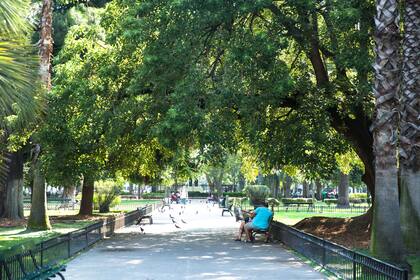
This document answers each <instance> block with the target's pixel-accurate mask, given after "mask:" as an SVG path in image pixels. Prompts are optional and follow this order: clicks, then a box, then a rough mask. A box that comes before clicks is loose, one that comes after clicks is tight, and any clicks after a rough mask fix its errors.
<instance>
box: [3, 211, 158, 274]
mask: <svg viewBox="0 0 420 280" xmlns="http://www.w3.org/2000/svg"><path fill="white" fill-rule="evenodd" d="M156 207H158V205H147V206H144V207H142V208H139V209H137V210H135V211H131V212H129V213H127V214H125V215H123V216H121V217H116V218H115V219H108V220H107V221H104V222H103V221H101V222H97V223H95V224H92V225H89V226H87V227H84V228H82V229H79V230H76V231H73V232H70V233H67V234H63V235H60V236H57V237H54V238H51V239H48V240H46V241H43V242H41V243H39V244H36V245H34V246H33V248H31V249H30V250H25V251H23V252H22V253H20V254H17V255H14V256H12V257H7V258H3V259H1V258H0V280H18V279H22V278H24V277H25V274H24V272H23V270H24V271H26V273H30V272H32V271H35V270H36V267H35V266H34V262H33V260H32V257H34V258H35V260H36V263H37V264H38V265H40V266H51V265H55V264H57V263H60V262H63V261H65V260H66V259H68V258H70V257H72V256H74V255H76V254H77V253H79V252H80V251H82V250H85V249H86V248H88V247H90V246H91V245H93V244H95V243H96V242H98V241H100V240H101V239H103V238H104V237H105V236H110V235H112V234H113V233H114V231H115V230H117V229H119V228H121V227H124V226H128V225H131V224H133V223H134V222H135V221H136V220H137V219H138V218H140V217H142V216H145V215H148V214H150V213H151V212H152V211H153V210H154V209H155V208H156ZM22 268H24V269H22Z"/></svg>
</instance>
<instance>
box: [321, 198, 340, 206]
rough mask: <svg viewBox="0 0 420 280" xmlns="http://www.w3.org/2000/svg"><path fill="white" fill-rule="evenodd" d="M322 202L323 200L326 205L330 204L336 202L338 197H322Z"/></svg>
mask: <svg viewBox="0 0 420 280" xmlns="http://www.w3.org/2000/svg"><path fill="white" fill-rule="evenodd" d="M324 202H325V203H326V204H327V205H330V204H337V202H338V199H336V198H326V199H324Z"/></svg>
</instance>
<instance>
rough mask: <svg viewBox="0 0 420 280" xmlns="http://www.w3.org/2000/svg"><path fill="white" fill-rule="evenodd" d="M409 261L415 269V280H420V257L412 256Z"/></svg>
mask: <svg viewBox="0 0 420 280" xmlns="http://www.w3.org/2000/svg"><path fill="white" fill-rule="evenodd" d="M407 260H408V262H409V263H410V265H411V268H412V269H413V280H420V256H410V257H408V259H407Z"/></svg>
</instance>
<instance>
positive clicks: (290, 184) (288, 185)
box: [284, 175, 292, 198]
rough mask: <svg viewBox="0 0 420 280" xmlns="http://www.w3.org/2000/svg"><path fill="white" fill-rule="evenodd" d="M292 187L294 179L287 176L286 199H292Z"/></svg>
mask: <svg viewBox="0 0 420 280" xmlns="http://www.w3.org/2000/svg"><path fill="white" fill-rule="evenodd" d="M291 186H292V178H291V177H290V176H289V175H286V181H285V182H284V197H285V198H289V197H290V187H291Z"/></svg>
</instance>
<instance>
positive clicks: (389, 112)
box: [371, 0, 404, 263]
mask: <svg viewBox="0 0 420 280" xmlns="http://www.w3.org/2000/svg"><path fill="white" fill-rule="evenodd" d="M376 10H377V15H376V18H375V24H376V35H375V43H376V48H375V51H376V61H375V65H374V69H375V82H374V87H373V91H374V95H375V99H376V100H375V123H374V127H373V137H374V151H375V173H376V176H375V186H376V190H375V204H374V206H373V207H374V213H373V226H372V242H371V251H372V253H373V255H374V256H376V257H379V258H382V259H386V260H390V261H393V262H396V263H402V262H403V261H404V251H403V240H402V234H401V223H400V214H399V201H398V172H397V147H396V142H397V141H396V137H397V135H398V132H397V114H396V112H395V111H396V110H395V109H396V108H397V104H398V91H399V81H400V77H399V73H400V56H399V47H400V46H399V45H400V44H399V36H400V34H399V27H398V24H399V14H398V3H397V2H396V0H377V2H376Z"/></svg>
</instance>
